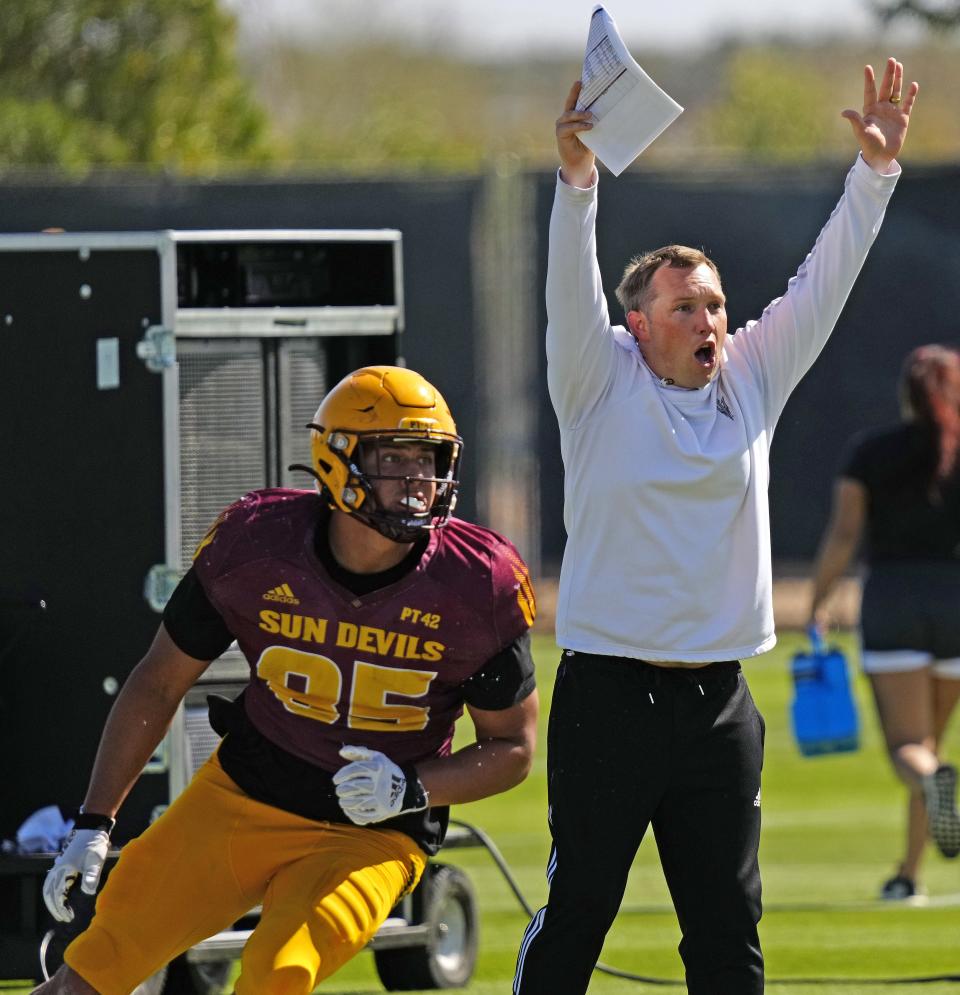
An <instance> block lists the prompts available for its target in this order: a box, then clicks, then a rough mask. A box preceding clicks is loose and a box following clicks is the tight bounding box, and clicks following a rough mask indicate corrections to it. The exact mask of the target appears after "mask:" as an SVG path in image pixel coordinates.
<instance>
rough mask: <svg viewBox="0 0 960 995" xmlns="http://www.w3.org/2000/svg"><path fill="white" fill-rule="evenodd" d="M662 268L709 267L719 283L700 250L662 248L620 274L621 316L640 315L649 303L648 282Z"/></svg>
mask: <svg viewBox="0 0 960 995" xmlns="http://www.w3.org/2000/svg"><path fill="white" fill-rule="evenodd" d="M661 266H670V267H672V268H673V269H693V267H694V266H709V267H710V269H712V270H713V272H714V273H716V275H717V279H718V280H719V279H720V270H718V269H717V264H716V263H715V262H714V261H713V260H712V259H711V258H710V257H709V256H708V255H707V254H706V253H705V252H702V251H701V250H700V249H691V248H690V246H689V245H665V246H663V248H661V249H654V250H653V251H652V252H644V253H642V254H641V255H639V256H634V257H633V259H631V260H630V262H629V263H627V268H626V269H625V270H624V271H623V279H621V281H620V285H619V286H618V287H617V300H618V301H619V302H620V304H621V306H622V307H623V310H624V313H627V312H630V311H643V310H645V309H646V306H647V305H648V304H649V303H650V281H651V280H652V279H653V274H654V273H656V271H657V270H658V269H660V267H661Z"/></svg>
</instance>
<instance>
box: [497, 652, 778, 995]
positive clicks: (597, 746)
mask: <svg viewBox="0 0 960 995" xmlns="http://www.w3.org/2000/svg"><path fill="white" fill-rule="evenodd" d="M763 729H764V727H763V719H762V718H761V716H760V713H759V712H758V711H757V708H756V706H755V705H754V703H753V699H752V697H751V696H750V691H749V689H748V688H747V683H746V681H745V679H744V677H743V675H742V673H741V672H740V665H739V663H737V662H736V661H730V662H727V663H714V664H710V665H709V666H706V667H700V668H696V669H681V668H671V669H667V668H663V667H654V666H652V665H651V664H647V663H643V662H641V661H637V660H629V659H626V658H620V657H605V656H590V655H588V654H582V653H576V654H571V653H570V652H569V651H568V652H567V653H565V654H564V656H563V658H562V660H561V664H560V669H559V670H558V672H557V682H556V686H555V688H554V692H553V704H552V706H551V710H550V726H549V733H548V745H547V749H548V755H547V766H548V773H549V800H550V810H549V819H550V830H551V834H552V836H553V849H552V851H551V854H550V864H549V866H548V869H547V877H548V879H549V881H550V894H549V898H548V900H547V905H546V906H545V907H544V908H542V909H541V910H540V911H539V912H538V913H537V914H536V915H535V916H534V918H533V920H532V921H531V922H530V925H529V926H528V927H527V930H526V933H525V934H524V937H523V942H522V944H521V947H520V954H519V957H518V960H517V975H516V979H515V981H514V989H513V990H514V993H515V995H583V993H584V992H586V990H587V985H588V984H589V981H590V973H591V971H592V970H593V967H594V964H595V963H596V962H597V959H598V957H599V956H600V949H601V947H602V946H603V940H604V937H605V936H606V933H607V930H608V929H609V928H610V926H611V924H612V923H613V920H614V918H615V917H616V914H617V911H618V909H619V908H620V902H621V900H622V898H623V891H624V888H625V887H626V882H627V873H628V872H629V870H630V865H631V864H632V863H633V860H634V857H635V856H636V852H637V848H638V847H639V845H640V841H641V840H642V839H643V835H644V833H645V832H646V829H647V826H648V825H649V824H651V823H652V824H653V831H654V834H655V836H656V841H657V847H658V849H659V851H660V861H661V864H662V866H663V872H664V876H665V877H666V880H667V884H668V886H669V888H670V894H671V896H672V898H673V903H674V907H675V908H676V910H677V918H678V919H679V922H680V928H681V930H682V932H683V939H682V940H681V942H680V955H681V957H682V958H683V963H684V966H685V968H686V978H687V990H688V991H689V992H691V993H693V995H759V993H761V992H763V955H762V954H761V952H760V941H759V937H758V935H757V923H758V922H759V920H760V910H761V906H760V869H759V866H758V864H757V848H758V846H759V842H760V769H761V767H762V765H763ZM636 928H637V929H642V928H643V927H642V925H641V924H639V923H638V924H637V927H636Z"/></svg>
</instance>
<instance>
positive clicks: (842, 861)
mask: <svg viewBox="0 0 960 995" xmlns="http://www.w3.org/2000/svg"><path fill="white" fill-rule="evenodd" d="M801 642H802V639H801V637H800V636H798V635H796V634H792V633H784V634H782V635H781V640H780V645H779V646H778V648H777V649H776V650H774V651H773V652H772V653H768V654H767V655H766V656H763V657H760V658H759V659H757V660H754V661H750V662H748V663H747V664H746V666H745V670H746V673H747V676H748V680H749V682H750V686H751V689H752V691H753V696H754V698H755V699H756V701H757V704H758V706H759V707H760V710H761V711H762V712H763V714H764V717H765V718H766V721H767V741H766V762H765V767H764V779H763V837H762V844H761V854H760V857H761V869H762V872H763V881H764V906H765V912H764V918H763V921H762V923H761V938H762V941H763V946H764V951H765V954H766V958H767V974H768V979H769V981H768V985H767V990H768V992H771V993H777V995H779V993H783V995H814V993H816V995H828V993H834V992H836V993H841V995H857V993H864V995H866V993H870V995H875V993H876V995H882V993H885V992H899V993H907V992H910V991H918V992H922V993H923V995H958V993H960V943H958V940H960V860H957V861H947V860H944V859H943V858H942V857H940V856H939V855H938V854H937V853H936V852H935V851H934V850H932V849H931V850H930V852H929V854H928V857H927V862H926V868H925V871H924V883H925V885H926V887H927V890H928V892H929V894H930V897H931V902H930V905H929V906H928V907H925V908H904V907H893V908H891V907H890V906H889V905H884V904H880V903H878V902H876V901H874V898H875V896H876V893H877V889H878V887H879V885H880V883H881V882H882V881H883V879H884V878H885V877H887V876H888V875H889V874H890V873H891V871H892V869H893V865H894V862H895V860H896V858H897V856H898V854H899V852H900V847H901V842H902V838H903V828H904V826H903V823H904V817H903V809H904V804H905V792H904V789H903V788H902V787H901V786H900V784H899V782H898V781H897V780H896V779H895V778H894V776H893V774H892V772H891V770H890V768H889V764H888V762H887V759H886V755H885V753H884V751H883V748H882V746H881V741H880V736H879V731H878V728H877V723H876V718H875V715H874V710H873V707H872V703H871V701H870V696H869V688H868V686H867V685H866V683H865V682H864V681H863V679H862V678H860V677H857V679H856V686H855V691H856V695H857V699H858V702H859V706H860V714H861V719H862V727H863V728H862V745H861V748H860V750H859V751H857V752H856V753H850V754H844V755H835V756H828V757H820V758H814V759H806V758H803V757H801V756H800V754H799V753H798V751H797V749H796V747H795V745H794V743H793V741H792V738H791V734H790V728H789V723H788V705H789V699H790V693H791V684H790V677H789V673H788V661H789V658H790V656H791V654H792V653H793V652H794V651H795V650H796V649H797V648H798V646H799V645H800V644H801ZM841 643H842V645H843V648H844V649H845V650H846V651H847V654H848V658H849V659H850V660H851V662H855V660H856V650H855V647H854V644H853V640H852V639H851V638H850V637H842V638H841ZM535 653H536V658H537V663H538V674H539V679H540V687H541V699H542V717H543V719H544V720H545V719H546V713H547V710H548V706H549V697H550V685H551V683H552V678H553V674H554V672H555V669H556V663H557V659H558V656H559V654H558V652H557V650H556V649H555V647H554V645H553V642H552V640H550V639H548V638H546V637H539V638H537V639H536V641H535ZM462 724H463V725H468V724H469V723H468V722H465V723H462ZM543 728H545V725H544V727H543ZM467 734H468V729H466V728H464V729H462V730H461V732H460V734H459V736H460V738H461V739H463V738H466V736H467ZM951 751H952V753H953V754H954V756H957V755H960V728H958V727H957V724H955V725H954V728H952V729H951V730H950V734H949V737H948V741H947V752H948V753H949V752H951ZM453 814H454V817H455V818H460V819H463V820H465V821H468V822H471V823H474V824H476V825H478V826H480V827H481V828H482V829H484V830H485V831H486V832H487V833H488V834H489V835H490V836H491V837H492V838H493V839H494V841H495V842H496V844H497V846H498V847H499V848H500V850H501V851H502V853H503V855H504V857H505V858H506V860H507V862H508V863H509V865H510V867H511V869H512V870H513V873H514V875H515V877H516V879H517V882H518V884H519V887H520V889H521V891H522V892H523V893H524V895H525V896H526V897H527V899H528V901H529V902H530V903H531V904H532V905H534V907H536V906H539V905H541V904H542V903H543V901H544V899H545V897H546V881H545V879H544V868H545V866H546V859H547V854H548V849H549V841H548V835H547V831H546V751H545V733H544V731H543V729H542V730H541V738H540V747H539V749H538V753H537V758H536V761H535V764H534V769H533V772H532V773H531V775H530V777H529V778H528V779H527V781H526V782H524V784H523V785H521V786H520V787H519V788H517V789H515V790H514V791H511V792H509V793H507V794H505V795H501V796H498V797H496V798H490V799H486V800H484V801H482V802H475V803H473V804H470V805H463V806H459V807H458V808H457V809H456V810H455V811H454V813H453ZM441 859H442V860H444V861H445V862H448V863H453V864H457V865H459V866H461V867H463V868H465V869H466V870H467V872H468V874H469V876H470V879H471V881H472V882H473V885H474V887H475V889H476V891H477V893H478V896H479V906H480V912H481V944H480V959H479V964H478V967H477V971H476V974H475V977H474V980H473V981H472V983H471V984H470V986H469V987H468V988H466V989H463V991H465V992H467V993H469V995H494V993H496V995H503V993H505V992H508V991H509V990H510V979H511V978H512V974H513V965H514V961H515V958H516V952H517V946H518V943H519V941H520V937H521V934H522V932H523V930H524V928H525V926H526V922H527V916H526V915H525V914H524V913H523V912H522V911H521V910H520V908H519V906H518V904H517V901H516V899H515V898H514V896H513V894H512V893H511V891H510V890H509V888H508V886H507V885H506V883H505V882H504V880H503V878H502V876H501V874H500V872H499V871H498V870H497V868H496V867H495V865H494V864H493V862H492V860H490V858H489V857H488V856H487V854H486V853H485V852H484V851H482V850H463V849H457V850H448V851H446V852H445V853H444V854H443V855H442V857H441ZM953 896H956V901H954V899H953ZM678 940H679V931H678V928H677V924H676V920H675V917H674V915H673V911H672V909H671V907H670V903H669V898H668V895H667V891H666V887H665V885H664V883H663V879H662V876H661V873H660V867H659V863H658V861H657V854H656V848H655V846H654V845H653V840H652V838H648V839H647V840H645V841H644V843H643V846H642V847H641V850H640V854H639V855H638V858H637V862H636V865H635V867H634V870H633V872H632V874H631V877H630V882H629V885H628V888H627V893H626V896H625V899H624V904H623V908H622V910H621V914H620V916H619V918H618V920H617V922H616V924H615V926H614V928H613V929H612V930H611V933H610V935H609V936H608V938H607V943H606V946H605V947H604V951H603V957H602V962H603V963H607V964H610V965H612V966H614V967H616V968H619V969H621V970H624V971H629V972H634V973H637V974H641V975H643V976H646V977H655V978H662V979H668V980H673V981H674V982H675V984H673V985H671V986H662V985H647V984H640V983H637V982H634V981H627V980H622V979H618V978H615V977H609V976H605V975H602V974H596V975H595V976H594V981H593V983H592V984H591V986H590V992H591V993H602V995H616V993H627V992H631V993H634V995H647V993H653V992H670V991H678V992H682V991H684V986H683V985H682V983H681V982H680V979H681V977H682V967H681V964H680V959H679V956H678V954H677V952H676V947H677V942H678ZM939 975H947V976H951V975H956V976H957V977H958V981H956V982H949V981H943V982H930V983H926V984H922V985H919V986H918V985H910V986H907V985H904V984H898V985H891V984H882V983H878V982H882V981H884V980H886V979H904V978H920V977H931V976H939ZM804 980H807V981H809V982H811V983H809V984H805V983H803V982H804ZM778 982H783V983H778ZM26 990H27V989H23V988H19V989H18V988H14V989H13V991H18V992H20V991H26ZM317 991H318V992H324V993H341V995H361V993H362V995H366V993H379V992H382V991H383V988H382V986H381V985H380V982H379V980H378V978H377V975H376V972H375V970H374V965H373V958H372V956H371V955H370V954H369V953H362V954H361V955H360V956H358V957H357V958H355V959H354V961H353V962H352V963H350V964H348V965H346V966H345V967H344V968H343V969H342V970H341V971H340V973H339V974H338V975H337V976H336V977H335V978H332V979H330V980H328V981H326V982H325V983H324V984H322V985H321V986H320V987H319V988H318V989H317Z"/></svg>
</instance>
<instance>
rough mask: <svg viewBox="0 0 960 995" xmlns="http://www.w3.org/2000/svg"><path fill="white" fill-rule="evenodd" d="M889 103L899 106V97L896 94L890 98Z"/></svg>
mask: <svg viewBox="0 0 960 995" xmlns="http://www.w3.org/2000/svg"><path fill="white" fill-rule="evenodd" d="M890 103H891V104H899V103H900V95H899V94H896V95H894V96H891V97H890Z"/></svg>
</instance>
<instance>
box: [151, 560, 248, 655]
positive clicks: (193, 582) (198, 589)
mask: <svg viewBox="0 0 960 995" xmlns="http://www.w3.org/2000/svg"><path fill="white" fill-rule="evenodd" d="M163 624H164V627H165V628H166V630H167V632H168V633H169V634H170V638H171V639H172V640H173V641H174V642H175V643H176V644H177V648H178V649H180V650H182V651H183V652H184V653H186V654H187V656H192V657H193V658H194V659H195V660H215V659H216V658H217V657H218V656H220V654H221V653H223V652H224V651H225V650H226V649H227V647H229V645H230V644H231V643H232V642H233V633H232V632H231V631H230V630H229V629H228V628H227V623H226V622H224V620H223V617H222V616H221V615H220V613H219V612H218V611H217V609H216V608H214V607H213V605H212V604H211V603H210V599H209V598H208V597H207V593H206V591H204V589H203V586H202V585H201V583H200V581H199V580H198V578H197V575H196V572H195V571H194V569H193V567H191V568H190V569H189V570H188V571H187V572H186V573H185V574H184V575H183V579H182V580H181V581H180V583H179V584H177V587H176V590H174V592H173V594H172V595H171V596H170V600H169V601H168V602H167V607H166V608H164V609H163Z"/></svg>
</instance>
